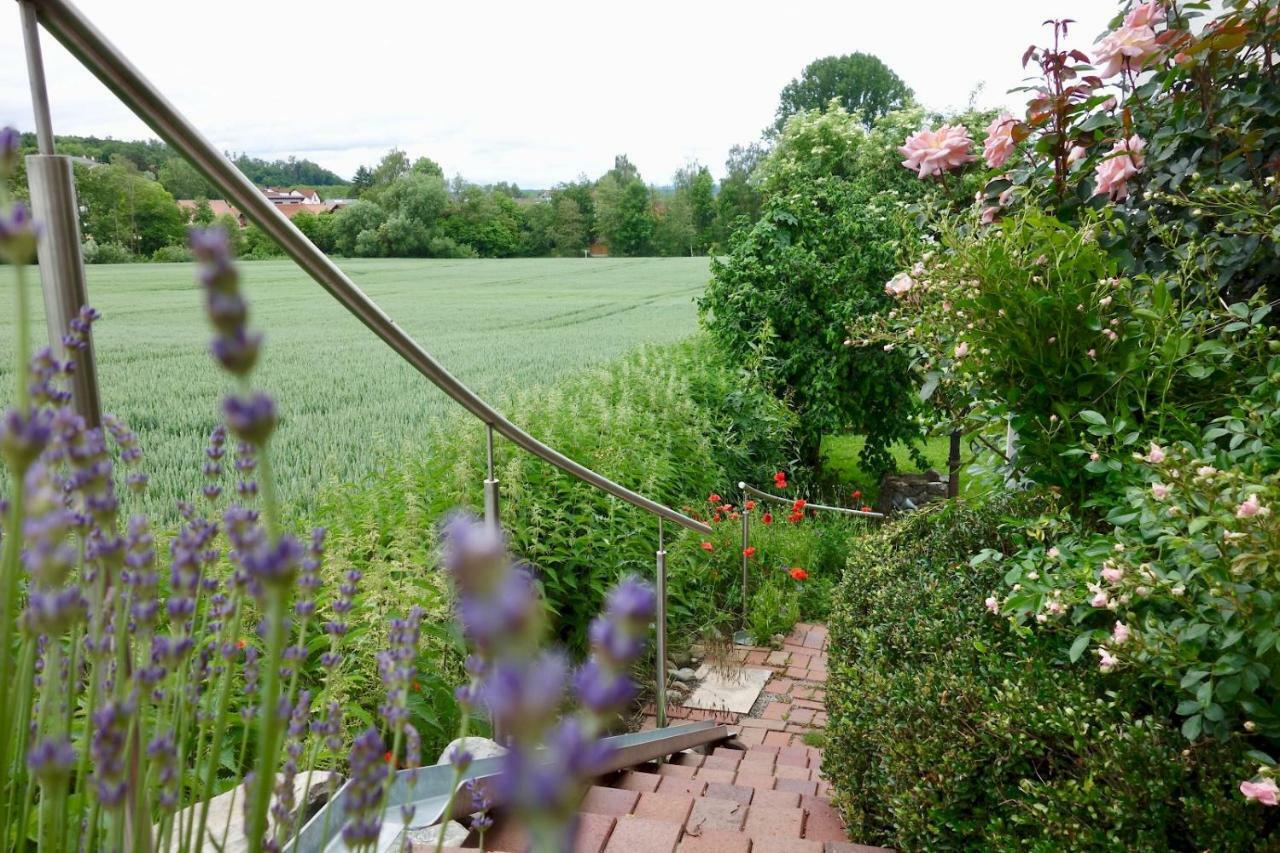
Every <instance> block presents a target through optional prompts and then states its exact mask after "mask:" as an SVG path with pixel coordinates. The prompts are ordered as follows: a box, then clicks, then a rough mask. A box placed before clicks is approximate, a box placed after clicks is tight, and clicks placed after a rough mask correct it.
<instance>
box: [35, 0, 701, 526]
mask: <svg viewBox="0 0 1280 853" xmlns="http://www.w3.org/2000/svg"><path fill="white" fill-rule="evenodd" d="M25 2H29V3H31V4H32V5H33V6H34V7H35V10H36V13H37V15H38V17H39V20H40V23H41V24H42V25H43V26H44V27H45V29H46V30H48V31H49V32H50V33H51V34H52V35H53V36H54V37H55V38H56V39H57V40H58V41H59V42H61V43H62V45H63V46H64V47H65V48H66V49H67V50H68V51H70V52H71V54H72V55H73V56H75V57H76V58H77V59H78V60H79V61H80V62H81V64H83V65H84V66H85V67H86V68H88V69H89V71H91V72H92V73H93V75H94V76H95V77H97V78H98V79H99V80H101V81H102V82H103V84H104V85H106V87H107V88H108V89H110V90H111V91H112V92H113V93H115V95H116V97H118V98H119V99H120V100H121V101H122V102H123V103H124V104H125V105H126V106H127V107H129V109H130V110H132V111H133V113H134V114H135V115H137V116H138V118H140V119H142V120H143V121H144V122H146V123H147V125H148V126H149V127H150V128H151V129H152V130H153V131H155V132H156V134H157V135H158V136H159V137H160V138H161V139H163V140H164V141H165V142H167V143H169V144H170V145H172V146H173V147H174V149H175V150H177V151H178V152H179V153H180V154H182V155H183V156H184V157H185V158H186V159H187V161H188V162H190V163H191V165H192V166H194V167H195V168H196V169H197V170H198V171H199V172H200V173H201V174H202V175H204V176H205V177H206V178H207V179H208V180H209V182H210V183H212V184H213V185H214V186H215V187H217V188H218V189H219V190H221V191H222V192H223V193H224V194H225V195H226V197H227V198H228V199H229V200H231V201H233V202H234V203H235V204H236V206H237V207H239V208H240V210H241V211H243V212H244V214H245V216H247V217H248V218H249V220H250V221H252V222H253V223H254V224H255V225H257V226H258V227H259V228H261V229H262V230H263V231H265V232H266V233H267V235H268V236H269V237H271V239H272V240H274V241H275V242H276V243H277V244H278V245H279V246H280V247H281V248H282V249H284V251H285V253H286V254H288V255H289V257H291V258H292V259H293V260H294V261H296V262H297V264H298V265H299V266H301V267H302V268H303V269H304V270H306V272H307V273H308V274H309V275H310V276H311V277H312V278H313V279H315V281H316V282H317V283H318V284H319V285H320V286H321V287H323V288H324V289H325V290H327V291H328V292H329V295H331V296H332V297H333V298H334V299H336V300H338V302H340V303H341V304H342V306H343V307H344V308H346V309H347V310H348V311H350V312H351V313H352V314H354V315H355V316H356V318H357V319H359V320H360V322H362V323H364V325H365V326H366V327H368V328H369V330H370V331H372V332H373V333H374V334H375V335H377V336H378V337H379V338H381V339H382V340H383V341H384V342H385V343H386V344H387V346H389V347H391V349H392V350H394V351H395V352H396V354H398V355H399V356H400V357H401V358H403V359H404V360H405V361H407V362H408V363H409V364H411V365H413V367H414V368H416V369H417V370H418V372H419V373H421V374H422V375H423V376H425V377H427V379H429V380H431V382H432V384H434V385H435V386H436V387H437V388H439V389H440V390H442V391H444V393H445V394H447V395H449V397H450V398H452V399H453V400H454V401H455V402H456V403H458V404H459V405H460V406H462V407H463V408H464V409H466V410H467V411H468V412H470V413H471V414H473V415H474V416H475V417H477V418H478V419H480V420H481V421H483V422H484V423H485V424H487V425H488V426H489V428H490V429H492V430H494V431H496V432H497V433H499V434H500V435H502V436H504V437H506V438H507V439H508V440H510V441H511V442H512V443H513V444H515V445H517V446H518V447H520V448H523V449H524V450H526V451H528V452H529V453H531V454H533V455H534V456H536V457H538V458H539V459H542V460H544V461H546V462H549V463H551V464H552V465H555V466H556V467H557V468H559V469H560V470H562V471H564V472H565V473H567V474H569V475H570V476H572V477H576V478H577V479H579V480H581V481H583V482H584V483H588V484H589V485H592V486H594V487H595V488H597V489H600V490H601V491H604V492H608V493H609V494H611V495H613V496H614V497H616V498H618V499H620V500H623V501H626V502H627V503H629V504H632V505H633V506H637V507H640V508H641V509H643V510H646V511H648V512H651V513H653V514H654V515H656V516H658V517H659V518H665V519H667V520H668V521H672V522H674V523H676V524H679V525H681V526H682V527H686V528H688V529H690V530H696V531H698V532H700V533H710V532H711V528H710V527H709V526H708V525H706V524H704V523H703V522H701V521H698V520H696V519H693V518H690V517H689V516H687V515H684V514H683V513H680V512H677V511H676V510H674V509H671V508H670V507H668V506H665V505H663V504H660V503H658V502H657V501H654V500H650V499H649V498H646V497H645V496H644V495H641V494H638V493H636V492H633V491H631V490H630V489H628V488H626V487H624V486H621V485H619V484H617V483H615V482H613V481H612V480H610V479H609V478H607V477H605V476H603V475H601V474H597V473H596V472H595V471H592V470H591V469H590V468H587V467H586V466H585V465H581V464H579V463H577V462H575V461H574V460H572V459H570V458H569V457H567V456H565V455H564V454H563V453H560V452H559V451H558V450H555V449H554V448H551V447H548V446H547V445H546V444H543V443H542V442H541V441H539V440H538V439H536V438H534V437H533V436H531V435H529V434H528V433H527V432H525V431H524V430H522V429H521V428H520V427H518V426H516V425H515V424H513V423H511V422H510V421H509V420H507V419H506V418H505V417H503V416H502V414H501V413H499V412H498V411H497V410H496V409H494V408H493V406H491V405H489V403H487V402H486V401H485V400H483V399H482V398H481V397H480V396H479V395H477V394H476V393H475V392H474V391H472V390H471V389H470V388H468V387H467V386H466V385H464V384H463V383H462V382H461V381H460V380H459V379H458V378H457V377H455V376H454V375H453V374H452V373H450V372H449V371H448V370H446V369H445V368H444V366H443V365H441V364H440V363H439V362H438V361H436V360H435V358H433V357H432V356H431V354H430V353H428V352H427V351H426V349H424V348H423V347H422V345H420V344H419V343H418V342H417V341H415V340H414V339H413V338H412V337H411V336H410V335H409V333H408V332H406V331H405V330H404V329H402V328H400V326H398V325H397V324H396V323H395V321H394V320H392V319H391V318H390V317H389V316H387V315H386V314H385V313H384V312H383V311H382V309H381V308H379V307H378V306H377V304H375V303H374V302H373V300H372V299H370V298H369V297H368V296H366V295H365V293H364V292H363V291H362V290H361V289H360V288H359V287H358V286H357V285H356V283H355V282H353V281H352V280H351V279H350V278H349V277H348V276H347V274H346V273H344V272H343V271H342V270H341V269H340V268H339V267H338V265H337V264H335V263H334V262H333V261H332V260H330V259H329V257H328V256H327V255H325V254H324V252H322V251H320V250H319V249H318V248H316V246H315V245H314V244H313V243H312V242H311V241H310V240H309V239H307V237H306V235H304V234H303V233H302V232H301V231H299V230H298V229H297V227H295V226H294V225H293V223H291V222H290V221H289V220H288V219H287V218H286V217H285V216H284V214H282V213H281V212H280V211H279V210H277V209H276V206H275V205H274V204H272V203H271V202H270V201H269V200H268V199H267V198H266V196H264V195H263V194H262V193H261V192H259V191H258V189H257V188H256V187H255V186H254V185H253V183H252V182H250V181H249V179H248V178H246V177H245V176H244V175H243V174H242V173H241V172H240V170H239V169H237V168H236V167H235V166H234V165H233V164H232V163H231V162H230V161H229V160H228V159H227V158H226V157H224V156H223V155H222V154H221V153H220V152H219V151H218V149H217V148H216V147H214V145H213V144H212V143H211V142H209V140H208V139H206V138H205V137H204V136H203V135H202V134H201V133H200V131H198V130H197V129H196V128H195V126H194V125H193V124H191V122H190V121H188V120H187V119H186V118H185V117H184V116H182V115H181V114H180V113H179V112H178V111H177V110H176V109H175V108H174V107H173V105H172V104H170V103H169V101H168V100H167V99H166V98H165V97H164V96H163V95H162V94H160V92H159V90H157V89H156V87H155V86H154V85H152V83H151V82H150V81H148V80H147V79H146V78H145V77H143V76H142V73H141V72H140V71H138V69H137V68H135V67H134V66H133V64H132V63H131V62H129V60H128V59H127V58H126V57H125V55H124V54H123V53H122V52H121V51H120V50H119V49H118V48H117V47H116V46H115V45H113V44H112V43H111V42H109V41H108V40H107V39H106V37H105V36H103V34H102V33H101V32H99V31H98V29H97V28H96V27H95V26H94V25H93V24H92V23H90V21H89V19H88V18H86V17H85V16H84V14H83V13H82V12H81V11H80V10H79V9H77V8H76V7H75V6H74V5H73V4H71V3H69V2H67V0H25Z"/></svg>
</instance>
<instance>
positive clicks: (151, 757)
mask: <svg viewBox="0 0 1280 853" xmlns="http://www.w3.org/2000/svg"><path fill="white" fill-rule="evenodd" d="M147 760H148V761H150V762H151V767H152V770H153V772H154V773H155V779H156V782H157V783H158V786H159V789H160V790H159V796H158V798H157V800H158V803H159V805H160V808H162V809H164V810H165V811H173V810H174V809H176V808H177V807H178V747H177V744H176V743H175V742H174V739H173V735H172V734H171V733H168V732H163V733H161V734H158V735H156V736H155V737H154V738H152V739H151V742H150V743H148V744H147Z"/></svg>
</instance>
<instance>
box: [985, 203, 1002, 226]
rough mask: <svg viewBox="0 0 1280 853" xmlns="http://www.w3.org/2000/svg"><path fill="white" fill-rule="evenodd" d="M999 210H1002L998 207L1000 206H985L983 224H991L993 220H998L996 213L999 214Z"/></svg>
mask: <svg viewBox="0 0 1280 853" xmlns="http://www.w3.org/2000/svg"><path fill="white" fill-rule="evenodd" d="M999 212H1000V208H998V207H984V208H982V224H983V225H990V224H991V223H992V222H995V221H996V214H998V213H999Z"/></svg>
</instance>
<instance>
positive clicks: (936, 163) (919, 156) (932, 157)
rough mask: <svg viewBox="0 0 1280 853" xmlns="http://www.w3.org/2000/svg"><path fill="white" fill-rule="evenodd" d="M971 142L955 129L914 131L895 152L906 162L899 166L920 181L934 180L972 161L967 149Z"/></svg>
mask: <svg viewBox="0 0 1280 853" xmlns="http://www.w3.org/2000/svg"><path fill="white" fill-rule="evenodd" d="M972 147H973V139H972V138H970V136H969V131H967V130H965V129H964V127H962V126H958V125H950V124H944V125H942V126H941V127H939V128H938V129H937V130H918V131H916V132H915V133H913V134H911V135H910V136H908V137H907V141H906V143H905V144H903V146H902V147H901V148H899V149H898V152H899V153H900V154H902V156H903V157H906V158H907V159H905V160H903V161H902V165H903V166H906V167H907V168H908V169H915V170H916V173H917V174H918V176H919V177H921V178H928V177H936V176H939V175H941V174H942V173H943V172H950V171H952V170H953V169H958V168H960V167H961V166H963V165H964V164H965V163H968V162H971V161H973V160H976V159H977V158H976V157H974V156H973V155H972V154H970V153H969V149H970V148H972Z"/></svg>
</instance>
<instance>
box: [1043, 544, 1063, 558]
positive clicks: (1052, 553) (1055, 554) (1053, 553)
mask: <svg viewBox="0 0 1280 853" xmlns="http://www.w3.org/2000/svg"><path fill="white" fill-rule="evenodd" d="M1046 553H1047V554H1048V555H1049V559H1050V560H1056V559H1058V557H1060V556H1061V555H1062V552H1061V551H1059V550H1058V546H1057V545H1054V546H1053V547H1052V548H1050V549H1049V550H1048V551H1047V552H1046Z"/></svg>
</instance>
